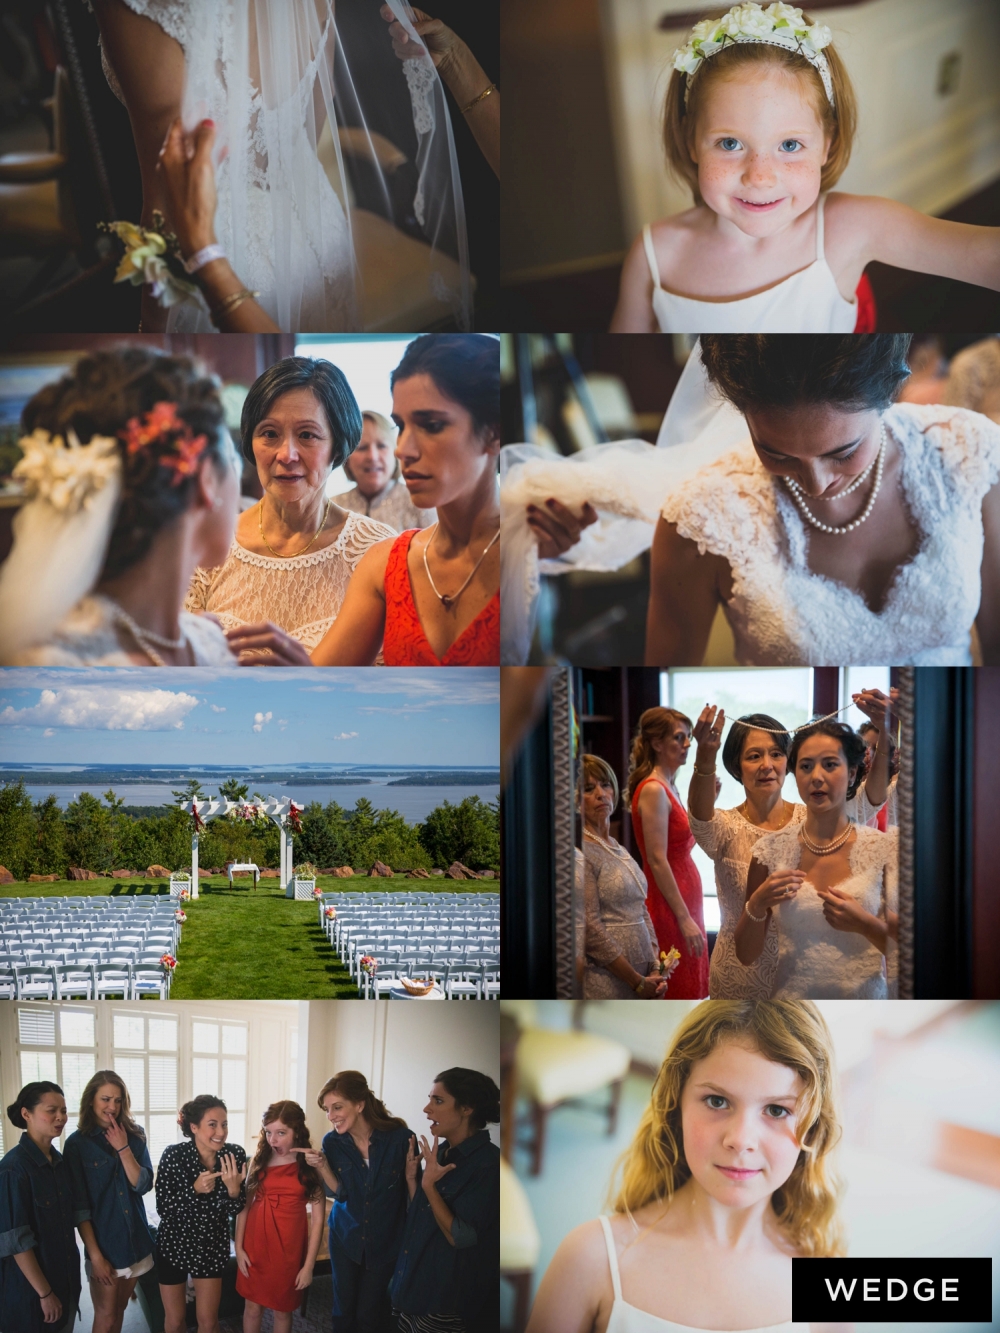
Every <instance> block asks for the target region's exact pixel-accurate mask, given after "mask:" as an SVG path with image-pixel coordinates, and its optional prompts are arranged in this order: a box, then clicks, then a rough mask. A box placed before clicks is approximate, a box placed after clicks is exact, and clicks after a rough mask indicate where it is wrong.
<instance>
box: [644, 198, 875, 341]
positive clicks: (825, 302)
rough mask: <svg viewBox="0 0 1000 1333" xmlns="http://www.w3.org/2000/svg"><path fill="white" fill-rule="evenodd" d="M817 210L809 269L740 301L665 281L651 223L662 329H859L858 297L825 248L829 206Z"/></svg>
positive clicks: (647, 237) (649, 251) (656, 308)
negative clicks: (699, 296) (851, 295)
mask: <svg viewBox="0 0 1000 1333" xmlns="http://www.w3.org/2000/svg"><path fill="white" fill-rule="evenodd" d="M825 205H826V195H825V194H821V195H820V197H819V203H818V205H817V208H816V258H815V259H814V260H813V262H812V263H811V264H810V265H809V266H808V268H804V269H800V270H799V272H798V273H793V274H792V275H791V277H790V278H783V279H782V281H781V282H778V283H775V285H774V286H773V287H768V288H767V290H766V291H763V292H757V293H756V295H754V296H742V297H740V298H739V299H737V300H735V301H696V300H694V299H692V298H691V297H689V296H676V295H675V294H674V293H673V292H668V291H667V290H666V289H665V288H664V287H663V285H662V283H661V282H660V271H659V268H658V267H657V263H656V254H655V252H654V250H653V237H652V234H651V232H650V230H649V224H648V223H647V224H646V226H645V227H643V229H642V242H643V245H644V246H645V248H646V259H647V261H648V262H649V271H650V274H651V275H652V279H653V313H654V314H655V315H656V322H657V323H658V324H659V326H660V332H661V333H853V332H854V326H855V324H856V323H857V318H858V306H857V302H856V301H845V300H844V298H843V296H841V294H840V289H839V288H838V286H837V283H836V280H835V279H834V276H833V272H832V270H831V268H830V265H829V264H828V263H827V262H826V255H825V254H824V251H823V210H824V207H825Z"/></svg>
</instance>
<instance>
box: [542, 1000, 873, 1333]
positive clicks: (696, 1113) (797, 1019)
mask: <svg viewBox="0 0 1000 1333" xmlns="http://www.w3.org/2000/svg"><path fill="white" fill-rule="evenodd" d="M839 1136H840V1126H839V1122H838V1115H837V1107H836V1098H835V1089H834V1070H833V1049H832V1041H831V1038H830V1033H829V1031H828V1029H827V1027H826V1024H825V1023H824V1021H823V1018H822V1016H821V1015H820V1013H819V1011H818V1010H817V1009H816V1007H815V1005H813V1004H812V1003H810V1002H809V1001H802V1000H799V1001H789V1000H785V1001H774V1000H770V1001H769V1000H757V1001H754V1000H708V1001H706V1002H705V1003H704V1004H700V1005H698V1006H697V1007H696V1008H695V1009H693V1010H692V1011H691V1012H690V1013H689V1014H687V1016H686V1017H685V1019H684V1021H683V1022H682V1023H681V1024H680V1026H679V1027H678V1029H677V1031H676V1033H675V1034H674V1037H673V1040H672V1041H671V1044H670V1049H669V1051H668V1052H667V1057H666V1059H665V1060H664V1062H663V1065H662V1067H661V1068H660V1072H659V1075H658V1076H657V1079H656V1083H655V1084H654V1085H653V1094H652V1098H651V1101H650V1105H649V1107H648V1109H647V1110H646V1113H645V1115H644V1116H643V1118H642V1121H641V1123H640V1125H639V1129H638V1131H637V1133H636V1136H635V1139H634V1140H633V1142H632V1145H631V1147H630V1148H629V1150H628V1151H627V1153H626V1154H625V1157H624V1159H623V1172H622V1180H621V1185H620V1187H619V1188H618V1189H617V1190H615V1191H614V1194H613V1203H612V1209H613V1211H612V1216H611V1217H610V1218H608V1217H601V1218H598V1219H597V1220H596V1221H592V1222H586V1223H584V1225H583V1226H581V1227H577V1228H576V1230H575V1231H572V1232H571V1233H570V1234H569V1235H568V1236H567V1237H566V1239H565V1240H564V1241H563V1243H562V1245H561V1246H560V1247H559V1249H558V1250H557V1251H556V1255H555V1257H554V1259H553V1260H552V1263H551V1264H550V1265H549V1268H548V1270H547V1272H546V1274H545V1277H544V1278H543V1280H542V1283H541V1286H540V1288H539V1291H538V1297H537V1299H536V1301H535V1307H534V1310H533V1311H532V1316H531V1320H530V1323H529V1325H528V1333H579V1330H580V1329H588V1330H593V1333H657V1330H662V1333H674V1330H676V1329H677V1328H678V1326H681V1327H683V1328H684V1329H685V1333H702V1331H703V1330H709V1329H749V1330H753V1333H806V1330H807V1328H808V1326H807V1325H805V1324H795V1323H792V1322H791V1319H790V1314H791V1304H792V1259H793V1258H824V1257H835V1256H838V1255H842V1254H843V1253H844V1243H843V1240H842V1237H841V1229H840V1224H839V1219H838V1214H837V1210H838V1195H839V1187H838V1185H837V1183H836V1182H835V1180H834V1178H833V1177H832V1175H831V1171H830V1153H831V1151H832V1149H833V1147H834V1145H835V1144H836V1142H837V1140H838V1138H839ZM818 1327H822V1329H823V1330H824V1333H849V1330H850V1329H851V1328H852V1327H853V1326H852V1325H849V1324H824V1325H822V1326H817V1325H813V1326H812V1328H813V1330H814V1333H815V1331H816V1330H817V1328H818Z"/></svg>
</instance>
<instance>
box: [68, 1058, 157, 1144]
mask: <svg viewBox="0 0 1000 1333" xmlns="http://www.w3.org/2000/svg"><path fill="white" fill-rule="evenodd" d="M108 1083H110V1084H112V1085H113V1086H114V1087H116V1088H117V1089H118V1091H119V1092H120V1093H121V1095H122V1109H121V1111H120V1112H119V1113H118V1123H119V1125H121V1127H122V1129H124V1131H125V1133H126V1134H134V1135H135V1137H136V1138H139V1139H144V1138H145V1137H146V1135H145V1134H144V1132H143V1130H142V1128H141V1126H139V1125H137V1124H136V1123H135V1121H134V1120H133V1119H132V1101H131V1098H130V1097H129V1095H128V1088H126V1086H125V1081H124V1079H123V1078H122V1076H121V1074H116V1073H115V1071H114V1070H113V1069H99V1070H98V1071H97V1073H96V1074H95V1075H94V1077H93V1078H92V1079H91V1080H90V1082H89V1083H88V1084H87V1086H86V1087H85V1088H84V1090H83V1092H82V1093H81V1094H80V1118H79V1120H77V1122H76V1127H77V1129H78V1130H79V1131H80V1133H81V1134H92V1133H93V1131H94V1130H95V1129H97V1128H99V1127H100V1122H99V1121H98V1119H97V1113H96V1111H95V1110H94V1098H95V1097H96V1096H97V1093H98V1089H100V1088H103V1087H104V1086H105V1084H108Z"/></svg>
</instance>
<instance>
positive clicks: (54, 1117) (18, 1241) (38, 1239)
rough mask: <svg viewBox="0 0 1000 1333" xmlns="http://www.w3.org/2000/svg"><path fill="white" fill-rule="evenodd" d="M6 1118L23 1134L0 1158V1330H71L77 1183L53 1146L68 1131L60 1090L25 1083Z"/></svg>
mask: <svg viewBox="0 0 1000 1333" xmlns="http://www.w3.org/2000/svg"><path fill="white" fill-rule="evenodd" d="M7 1119H8V1120H9V1121H10V1122H11V1124H12V1125H16V1126H17V1128H18V1129H20V1130H21V1131H22V1133H21V1138H20V1142H19V1143H18V1144H17V1146H16V1147H14V1148H11V1150H10V1152H8V1153H5V1154H4V1156H3V1157H2V1158H0V1329H2V1330H3V1333H42V1330H43V1329H53V1330H67V1333H69V1331H71V1330H72V1328H73V1323H74V1320H75V1318H76V1309H77V1305H78V1304H79V1301H80V1255H79V1252H78V1250H77V1248H76V1235H75V1233H74V1231H73V1182H72V1179H71V1178H70V1172H69V1167H68V1166H67V1165H66V1161H65V1159H64V1158H63V1156H62V1154H61V1153H59V1152H57V1150H56V1149H55V1148H54V1147H53V1146H52V1145H53V1142H54V1141H55V1140H56V1139H58V1138H59V1137H60V1135H61V1134H62V1132H63V1130H64V1129H65V1128H66V1099H65V1098H64V1097H63V1090H62V1088H60V1087H59V1085H58V1083H50V1082H47V1081H45V1080H42V1081H40V1082H36V1083H28V1084H26V1085H25V1086H24V1087H23V1088H22V1089H21V1090H20V1092H19V1093H18V1094H17V1096H16V1097H15V1098H14V1100H13V1101H12V1102H11V1104H10V1106H8V1107H7Z"/></svg>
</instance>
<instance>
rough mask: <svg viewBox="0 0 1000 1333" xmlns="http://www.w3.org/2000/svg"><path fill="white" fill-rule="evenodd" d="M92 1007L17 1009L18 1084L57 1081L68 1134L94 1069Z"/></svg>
mask: <svg viewBox="0 0 1000 1333" xmlns="http://www.w3.org/2000/svg"><path fill="white" fill-rule="evenodd" d="M95 1042H96V1038H95V1032H94V1011H93V1009H69V1008H67V1009H60V1010H59V1011H58V1012H57V1011H56V1010H55V1009H50V1008H46V1007H45V1006H44V1005H38V1004H31V1005H25V1006H23V1007H19V1008H18V1011H17V1059H18V1066H19V1069H20V1073H21V1086H22V1087H23V1086H24V1084H26V1083H35V1082H39V1081H42V1080H46V1081H48V1082H52V1083H58V1085H59V1086H60V1088H62V1090H63V1093H64V1094H65V1097H66V1109H67V1111H68V1112H69V1119H68V1120H67V1122H66V1129H65V1131H64V1134H63V1138H62V1139H61V1140H60V1142H59V1146H60V1148H61V1147H62V1145H63V1143H64V1142H65V1136H66V1134H72V1133H73V1131H74V1130H75V1129H76V1122H77V1119H78V1118H79V1111H80V1097H81V1095H82V1093H83V1090H84V1088H85V1087H86V1086H87V1083H88V1081H89V1079H90V1077H91V1075H92V1074H94V1072H95V1071H96V1069H97V1063H96V1061H97V1052H96V1050H95Z"/></svg>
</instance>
